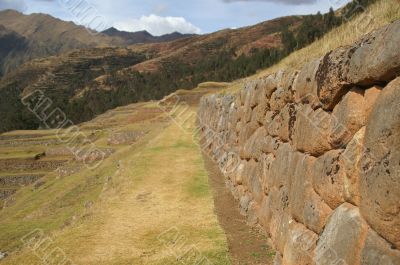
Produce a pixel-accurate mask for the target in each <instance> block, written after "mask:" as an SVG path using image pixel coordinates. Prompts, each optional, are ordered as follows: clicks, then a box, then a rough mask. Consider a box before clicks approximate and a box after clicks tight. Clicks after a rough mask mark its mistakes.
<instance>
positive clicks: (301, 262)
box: [282, 221, 318, 265]
mask: <svg viewBox="0 0 400 265" xmlns="http://www.w3.org/2000/svg"><path fill="white" fill-rule="evenodd" d="M287 237H288V238H287V241H286V245H285V249H284V252H283V260H282V264H283V265H311V264H314V258H315V248H316V246H317V240H318V235H317V234H315V233H314V232H312V231H310V230H308V229H307V228H306V227H305V226H304V225H302V224H299V223H297V222H294V221H293V222H291V223H290V224H289V232H288V235H287Z"/></svg>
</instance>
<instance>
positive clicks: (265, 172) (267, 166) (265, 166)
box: [260, 154, 275, 195]
mask: <svg viewBox="0 0 400 265" xmlns="http://www.w3.org/2000/svg"><path fill="white" fill-rule="evenodd" d="M274 160H275V156H274V155H273V154H263V155H262V156H261V158H260V164H261V167H262V174H261V183H262V189H263V192H264V193H265V194H267V195H268V193H269V190H270V188H272V187H271V186H269V185H270V183H271V182H272V181H271V180H270V174H271V166H272V163H273V162H274Z"/></svg>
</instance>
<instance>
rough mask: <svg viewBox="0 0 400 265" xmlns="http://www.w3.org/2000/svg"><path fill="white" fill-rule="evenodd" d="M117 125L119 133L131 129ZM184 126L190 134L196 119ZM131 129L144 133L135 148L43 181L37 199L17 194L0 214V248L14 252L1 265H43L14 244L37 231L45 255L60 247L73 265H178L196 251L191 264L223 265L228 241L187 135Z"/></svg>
mask: <svg viewBox="0 0 400 265" xmlns="http://www.w3.org/2000/svg"><path fill="white" fill-rule="evenodd" d="M149 104H153V103H149ZM142 107H146V106H142ZM147 107H148V106H147ZM163 115H166V114H163ZM124 117H125V114H118V115H117V116H116V117H114V118H116V119H117V120H119V119H122V118H124ZM101 118H102V117H99V119H97V121H100V120H101ZM119 122H120V123H121V128H119V129H127V128H131V127H132V126H133V125H132V124H131V125H125V126H124V125H123V124H122V120H119ZM88 125H90V123H89V124H88ZM166 125H167V127H165V126H166ZM185 125H190V126H189V128H190V129H194V117H193V118H192V120H191V121H190V123H187V124H185ZM136 126H141V127H142V128H143V129H144V127H146V129H148V130H150V132H149V134H148V135H147V136H146V137H145V138H144V139H142V140H141V141H140V142H139V143H138V144H136V145H133V146H129V145H128V146H122V147H120V148H118V151H117V152H116V153H115V154H114V155H112V156H111V157H109V158H108V159H106V160H105V161H104V162H103V164H102V165H101V166H100V167H99V168H98V169H96V170H86V169H85V170H83V171H81V172H79V173H76V174H74V175H71V176H69V177H67V178H62V179H54V180H48V184H46V187H45V188H44V189H43V190H41V191H40V192H33V191H31V190H30V189H29V188H28V189H26V190H23V191H22V192H21V193H20V194H18V196H17V198H16V200H17V203H16V204H15V205H14V206H12V207H10V208H7V209H6V211H5V212H0V237H2V240H0V248H1V247H7V245H8V244H5V241H4V240H8V242H9V243H10V244H11V245H16V246H17V245H18V244H19V245H20V246H19V247H17V248H16V250H17V251H16V252H11V253H10V256H9V257H8V258H7V259H5V260H4V261H2V263H1V264H4V265H17V264H18V265H20V264H27V265H35V264H38V265H39V264H42V261H43V259H42V260H41V259H40V258H38V256H36V255H35V253H34V252H32V251H31V250H30V249H29V248H26V247H24V246H21V244H20V238H21V237H22V236H23V235H24V234H26V233H27V232H29V231H31V230H33V229H35V228H41V229H43V230H44V232H45V234H46V236H48V237H49V238H51V240H52V246H51V247H50V248H49V249H48V250H47V251H45V254H48V252H49V251H51V250H52V249H54V248H55V247H58V248H60V249H61V250H62V251H64V252H65V254H66V255H67V257H68V258H69V259H71V260H72V261H73V262H74V264H76V265H79V264H82V265H92V264H93V265H118V264H121V265H122V264H126V265H128V264H129V265H132V264H135V265H140V264H151V265H153V264H154V265H157V264H159V265H168V264H181V260H179V256H183V259H184V258H187V257H188V256H185V255H184V254H185V251H186V250H189V249H191V250H196V251H198V253H197V257H195V258H201V257H203V256H204V257H206V258H208V259H209V260H210V261H211V262H212V264H214V265H219V264H220V265H226V264H229V258H228V248H227V241H226V236H225V234H224V232H223V230H222V228H221V227H220V226H219V223H218V220H217V217H216V215H215V213H214V206H213V199H212V194H211V192H210V191H209V186H208V181H207V172H206V170H205V169H204V165H203V160H202V156H201V152H200V149H199V147H198V145H197V144H196V143H195V142H194V141H193V139H192V134H191V133H190V131H189V132H187V131H183V130H181V128H180V127H178V126H177V125H176V124H175V123H173V122H169V123H158V124H157V123H155V122H151V123H149V124H146V123H141V124H136ZM105 136H106V135H105ZM103 140H104V139H103ZM103 140H99V141H98V142H97V143H100V142H102V141H103ZM54 219H55V220H54ZM58 219H59V220H58ZM169 229H173V230H169ZM165 231H169V232H171V231H172V235H168V236H167V239H170V240H172V241H174V240H176V237H178V239H179V242H176V243H177V244H175V245H174V242H172V241H171V242H167V243H166V244H164V243H165V237H163V236H161V240H160V238H159V236H160V235H162V233H163V232H165ZM163 240H164V241H163ZM191 247H193V248H191ZM3 249H4V248H3ZM3 249H0V250H3ZM4 250H8V249H4ZM36 254H38V253H36ZM40 254H41V253H39V256H40ZM41 257H42V258H43V256H41ZM177 257H178V259H177ZM189 264H192V263H189Z"/></svg>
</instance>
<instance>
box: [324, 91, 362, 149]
mask: <svg viewBox="0 0 400 265" xmlns="http://www.w3.org/2000/svg"><path fill="white" fill-rule="evenodd" d="M365 107H366V103H365V100H364V91H362V90H359V89H352V90H350V91H349V92H348V93H347V94H346V95H345V96H344V97H343V99H342V100H341V101H340V102H339V103H338V104H337V105H336V107H335V108H334V110H333V113H332V125H331V128H332V132H331V135H330V142H331V145H332V146H334V147H335V148H344V147H345V146H346V145H347V144H348V142H350V140H351V139H352V138H353V135H354V134H355V133H356V132H357V131H358V130H359V129H360V128H361V127H363V126H364V125H365V123H366V109H365Z"/></svg>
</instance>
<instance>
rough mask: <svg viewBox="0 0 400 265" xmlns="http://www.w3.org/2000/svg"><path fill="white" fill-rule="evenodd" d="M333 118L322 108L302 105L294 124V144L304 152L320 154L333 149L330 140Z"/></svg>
mask: <svg viewBox="0 0 400 265" xmlns="http://www.w3.org/2000/svg"><path fill="white" fill-rule="evenodd" d="M331 120H332V118H331V116H330V114H329V113H327V112H325V111H323V110H322V109H318V110H315V111H314V110H313V109H311V107H310V106H309V105H301V107H300V108H299V109H298V110H297V115H296V122H295V125H294V133H293V136H292V138H293V145H294V147H295V148H296V149H297V150H299V151H301V152H304V153H308V154H311V155H313V156H319V155H322V154H323V153H325V152H326V151H329V150H331V149H332V146H331V144H330V142H329V136H330V133H331V124H332V121H331Z"/></svg>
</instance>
